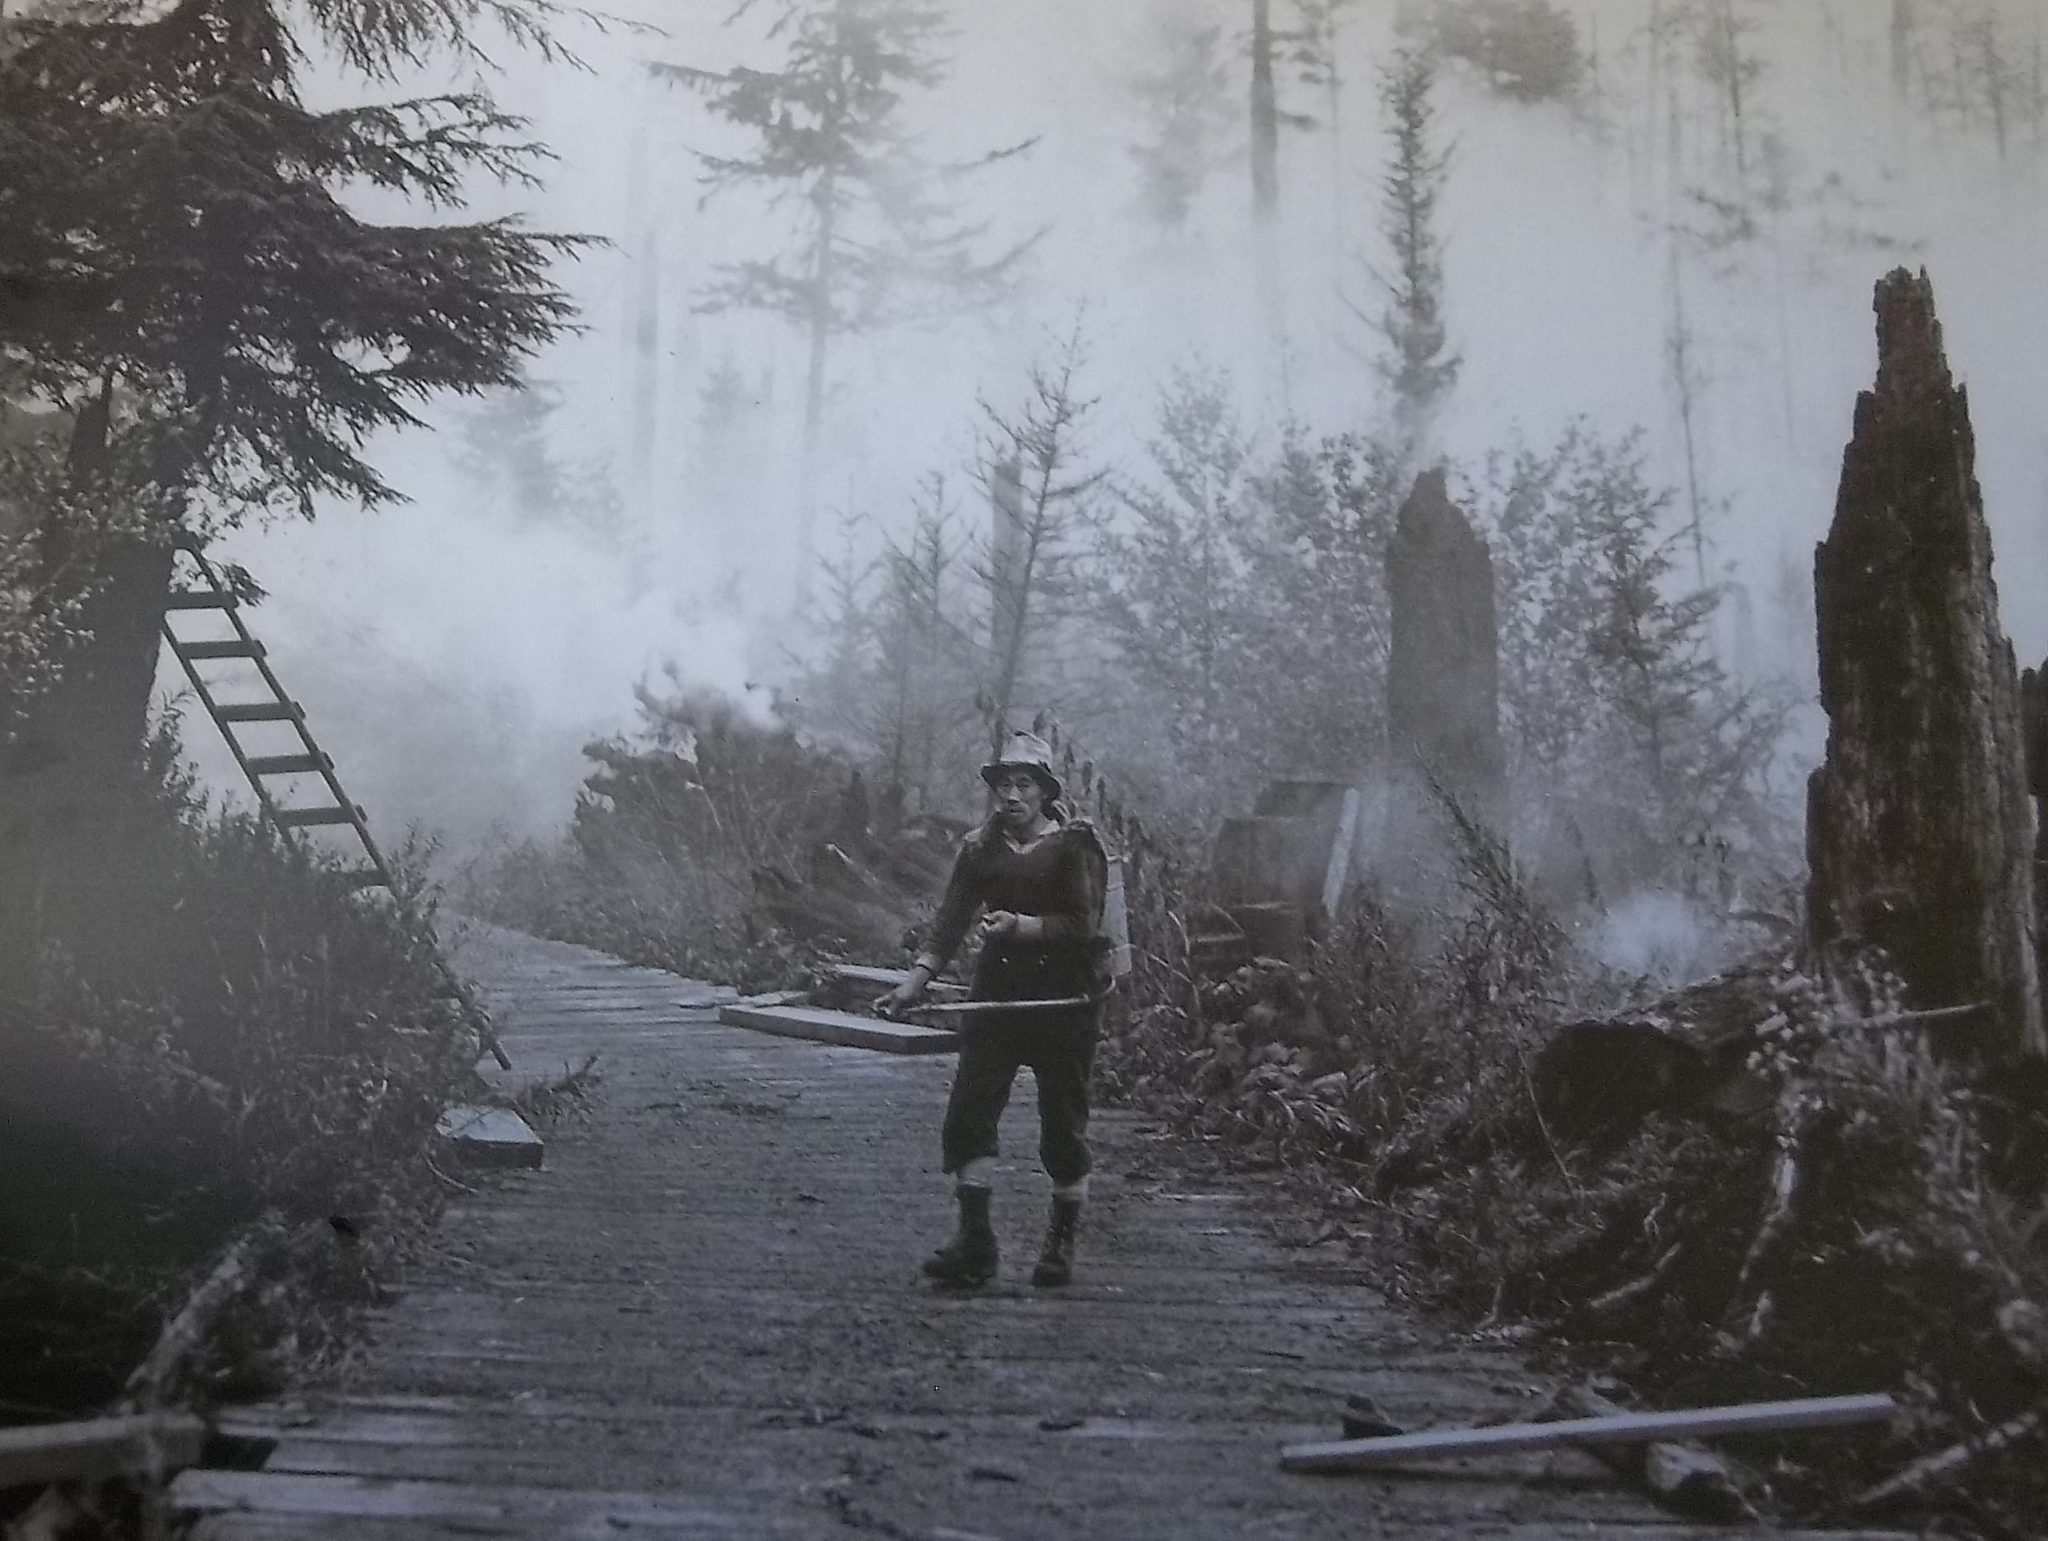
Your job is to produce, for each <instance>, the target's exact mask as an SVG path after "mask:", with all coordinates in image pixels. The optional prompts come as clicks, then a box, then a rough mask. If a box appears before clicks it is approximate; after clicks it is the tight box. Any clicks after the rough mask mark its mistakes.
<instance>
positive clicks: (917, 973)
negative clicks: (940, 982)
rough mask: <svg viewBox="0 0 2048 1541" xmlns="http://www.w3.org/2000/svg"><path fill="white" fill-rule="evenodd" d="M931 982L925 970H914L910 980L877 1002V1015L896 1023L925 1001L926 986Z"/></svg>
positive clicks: (911, 972)
mask: <svg viewBox="0 0 2048 1541" xmlns="http://www.w3.org/2000/svg"><path fill="white" fill-rule="evenodd" d="M930 982H931V976H930V975H928V974H927V973H925V971H924V970H923V969H921V968H914V969H912V970H911V971H910V977H909V978H908V979H906V980H904V981H903V983H902V984H900V985H898V986H897V987H896V988H895V989H893V990H891V991H890V992H889V993H888V994H887V995H884V996H882V997H881V998H880V999H879V1000H877V1001H876V1002H875V1015H876V1016H878V1017H886V1018H888V1019H889V1020H890V1021H894V1020H895V1019H896V1018H897V1017H899V1016H901V1015H902V1014H903V1013H904V1012H906V1011H908V1010H909V1009H910V1008H911V1007H912V1006H915V1005H916V1004H917V1003H918V1002H919V1001H920V1000H922V999H924V990H925V986H926V985H927V984H929V983H930Z"/></svg>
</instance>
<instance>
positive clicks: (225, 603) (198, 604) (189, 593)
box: [164, 589, 239, 610]
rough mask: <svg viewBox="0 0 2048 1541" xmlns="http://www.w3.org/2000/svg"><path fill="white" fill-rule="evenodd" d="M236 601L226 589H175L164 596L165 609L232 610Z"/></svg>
mask: <svg viewBox="0 0 2048 1541" xmlns="http://www.w3.org/2000/svg"><path fill="white" fill-rule="evenodd" d="M238 603H239V601H238V600H237V599H236V598H235V596H234V595H232V594H230V593H229V592H228V591H227V590H226V589H175V590H173V591H172V592H171V593H169V594H167V595H165V596H164V608H165V609H166V610H232V609H234V608H235V606H236V604H238Z"/></svg>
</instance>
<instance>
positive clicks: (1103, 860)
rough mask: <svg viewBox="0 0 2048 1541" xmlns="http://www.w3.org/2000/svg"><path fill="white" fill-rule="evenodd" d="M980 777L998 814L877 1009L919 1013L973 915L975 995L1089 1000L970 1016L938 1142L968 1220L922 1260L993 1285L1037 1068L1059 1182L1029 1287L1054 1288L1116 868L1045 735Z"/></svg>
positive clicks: (1084, 1184)
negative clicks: (1015, 1118)
mask: <svg viewBox="0 0 2048 1541" xmlns="http://www.w3.org/2000/svg"><path fill="white" fill-rule="evenodd" d="M981 779H982V780H983V781H985V782H987V783H988V785H989V788H990V789H991V790H992V791H993V792H994V793H995V802H996V806H995V811H994V812H993V813H992V814H991V815H990V817H989V819H988V821H987V822H986V823H985V824H983V825H982V826H981V827H980V828H979V829H977V830H976V831H974V832H973V833H972V834H970V835H969V836H968V837H967V839H966V840H965V841H964V842H963V843H962V845H961V847H960V853H959V855H958V856H957V857H956V858H955V859H954V862H953V873H952V876H951V878H950V879H949V880H948V881H947V884H946V894H945V898H944V899H943V900H942V901H941V902H940V905H939V913H938V917H937V920H936V921H935V922H934V925H933V928H932V937H931V945H930V946H929V947H928V948H927V949H926V950H925V951H924V952H923V953H922V954H920V955H919V957H918V959H917V962H916V964H915V966H914V967H913V968H912V969H911V971H910V977H909V978H908V979H907V980H905V981H904V982H903V983H902V984H901V985H899V986H897V987H896V988H895V989H894V990H892V991H890V992H889V993H888V994H887V995H885V996H883V997H882V999H881V1000H879V1001H877V1002H876V1003H875V1005H876V1008H877V1010H879V1011H880V1012H881V1013H882V1014H883V1015H884V1016H894V1015H896V1014H897V1013H899V1012H901V1011H903V1010H904V1009H905V1008H907V1007H909V1006H911V1005H913V1004H915V1003H916V1001H917V1000H918V999H919V997H921V996H922V995H923V994H924V992H925V989H926V987H927V986H929V985H930V983H931V981H932V979H933V978H934V977H935V976H936V975H937V974H938V972H939V970H940V969H942V968H943V967H945V965H946V960H947V959H948V958H950V957H951V956H952V955H953V953H954V951H955V950H956V949H957V948H958V947H959V945H960V943H961V942H962V941H963V940H964V939H965V938H966V935H967V930H968V926H969V923H970V922H971V921H972V920H973V919H974V915H975V912H976V911H977V910H980V911H982V912H983V914H982V920H981V927H980V938H981V952H980V956H979V957H978V958H977V959H976V961H975V967H974V983H973V988H972V990H971V991H970V992H969V993H970V995H971V997H972V998H973V999H975V1000H984V1001H1020V1002H1021V1001H1047V1000H1076V999H1078V1000H1080V1001H1081V1002H1082V1004H1078V1005H1071V1006H1062V1007H1056V1008H1052V1009H1043V1008H1040V1009H1022V1010H1018V1011H1015V1012H990V1013H987V1014H985V1015H977V1016H975V1017H972V1018H969V1019H968V1020H967V1021H966V1024H965V1026H964V1027H963V1029H962V1032H961V1046H960V1061H959V1065H958V1067H957V1068H956V1069H955V1071H954V1073H953V1090H952V1095H951V1096H950V1097H949V1098H948V1100H947V1104H946V1122H945V1127H944V1129H943V1131H942V1133H941V1146H942V1153H943V1156H944V1166H945V1170H946V1171H947V1172H948V1173H949V1174H951V1176H952V1177H953V1179H954V1185H955V1187H954V1192H955V1197H956V1199H957V1201H958V1205H959V1225H958V1228H957V1229H956V1230H955V1232H954V1234H953V1237H952V1239H951V1240H950V1241H948V1242H947V1243H946V1244H945V1245H944V1246H942V1247H941V1248H939V1250H938V1251H937V1252H936V1253H934V1254H933V1255H932V1257H931V1258H930V1259H929V1260H928V1261H927V1262H926V1263H925V1265H924V1271H925V1272H926V1273H927V1274H928V1275H930V1276H931V1277H932V1278H934V1279H936V1280H938V1281H939V1282H940V1283H942V1284H947V1285H952V1286H954V1287H956V1288H973V1287H974V1286H976V1285H980V1284H985V1283H987V1282H988V1281H989V1280H990V1279H992V1278H994V1277H995V1273H996V1265H997V1248H996V1237H995V1231H994V1229H993V1228H992V1227H991V1225H990V1223H989V1185H990V1177H991V1171H992V1168H993V1166H994V1161H995V1155H996V1126H997V1124H998V1122H999V1121H1000V1120H1001V1118H1002V1113H1003V1108H1004V1106H1005V1105H1006V1104H1007V1103H1008V1101H1009V1099H1010V1086H1011V1083H1012V1082H1013V1081H1015V1079H1016V1076H1017V1071H1018V1069H1019V1068H1020V1067H1022V1066H1026V1065H1028V1066H1030V1067H1031V1072H1032V1075H1033V1077H1034V1078H1035V1079H1036V1080H1037V1082H1038V1120H1039V1145H1038V1149H1039V1157H1040V1159H1041V1160H1042V1161H1043V1162H1044V1164H1045V1169H1046V1172H1047V1174H1048V1175H1049V1176H1050V1177H1051V1178H1052V1182H1053V1190H1052V1220H1051V1223H1050V1225H1049V1226H1048V1227H1047V1230H1046V1236H1045V1247H1044V1250H1043V1252H1042V1253H1041V1255H1040V1257H1039V1259H1038V1266H1037V1267H1036V1268H1035V1269H1034V1270H1033V1271H1032V1275H1031V1282H1032V1283H1033V1284H1036V1285H1041V1286H1058V1285H1062V1284H1065V1283H1066V1282H1067V1281H1068V1280H1069V1279H1070V1278H1071V1277H1072V1276H1073V1266H1074V1240H1075V1236H1076V1234H1077V1233H1078V1231H1079V1229H1080V1224H1081V1206H1082V1204H1083V1202H1084V1201H1085V1200H1086V1198H1087V1194H1088V1170H1089V1165H1090V1162H1089V1154H1088V1139H1087V1135H1088V1076H1089V1073H1090V1071H1091V1070H1092V1069H1093V1067H1094V1063H1095V1037H1096V1028H1097V1023H1098V1021H1099V1018H1100V1016H1101V1010H1102V1008H1101V1001H1102V999H1103V997H1104V996H1105V995H1106V994H1107V993H1108V985H1109V966H1108V952H1109V944H1108V942H1107V941H1106V940H1105V939H1104V938H1103V937H1102V935H1101V930H1102V902H1103V890H1104V887H1105V885H1106V883H1107V879H1108V869H1109V860H1108V856H1107V855H1106V853H1105V852H1104V851H1103V848H1102V842H1101V840H1100V839H1098V838H1097V836H1096V834H1095V831H1094V829H1093V828H1092V827H1090V826H1089V825H1088V824H1087V823H1086V822H1085V821H1083V820H1080V819H1076V818H1073V817H1071V816H1070V815H1069V814H1068V813H1067V811H1066V809H1065V807H1064V805H1063V804H1062V803H1061V802H1060V793H1061V788H1060V781H1059V777H1058V776H1057V775H1055V774H1054V772H1053V765H1052V749H1051V747H1050V746H1049V745H1048V744H1047V743H1046V742H1045V740H1044V739H1042V738H1039V737H1038V736H1037V735H1035V734H1031V733H1018V734H1014V735H1012V737H1011V738H1010V740H1009V742H1008V743H1007V744H1005V745H1004V746H1003V749H1002V752H1001V753H1000V754H999V755H997V757H996V758H995V759H994V760H992V761H990V762H989V763H988V764H987V765H984V766H983V767H982V768H981Z"/></svg>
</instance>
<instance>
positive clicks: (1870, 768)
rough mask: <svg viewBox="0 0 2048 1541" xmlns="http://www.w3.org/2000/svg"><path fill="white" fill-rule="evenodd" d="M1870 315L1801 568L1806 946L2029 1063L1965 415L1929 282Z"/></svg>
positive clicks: (2015, 792)
mask: <svg viewBox="0 0 2048 1541" xmlns="http://www.w3.org/2000/svg"><path fill="white" fill-rule="evenodd" d="M1876 310H1877V355H1878V364H1877V383H1876V386H1875V388H1874V389H1872V390H1870V391H1866V392H1864V393H1863V394H1862V395H1860V396H1859V397H1858V398H1857V402H1856V426H1855V432H1854V434H1853V436H1852V437H1851V439H1850V441H1849V445H1848V449H1847V450H1846V451H1845V453H1844V455H1843V459H1842V482H1841V490H1840V493H1839V495H1838V497H1837V500H1836V505H1835V519H1834V524H1833V526H1832V527H1831V528H1830V530H1829V532H1828V537H1827V539H1826V540H1825V541H1823V542H1822V543H1821V545H1820V547H1819V549H1818V552H1817V554H1816V558H1815V565H1814V594H1815V599H1816V601H1817V613H1818V617H1819V643H1820V688H1821V705H1822V706H1823V707H1824V708H1825V709H1826V711H1827V714H1828V743H1827V758H1826V761H1825V762H1824V763H1823V765H1822V766H1821V768H1820V769H1819V770H1817V771H1815V772H1814V774H1813V777H1812V780H1811V781H1810V783H1809V784H1808V791H1807V857H1808V863H1809V866H1810V869H1811V877H1810V879H1809V887H1808V892H1807V915H1808V921H1807V924H1808V927H1809V934H1810V938H1811V940H1812V942H1813V943H1814V945H1815V948H1816V950H1817V951H1819V952H1821V953H1822V955H1825V951H1826V950H1827V949H1830V948H1832V947H1834V946H1837V945H1839V944H1844V943H1869V944H1875V945H1876V946H1879V947H1881V948H1883V949H1884V951H1885V952H1887V953H1888V954H1889V955H1890V957H1891V960H1892V962H1893V964H1894V965H1895V966H1896V967H1897V969H1898V971H1899V973H1900V975H1901V977H1902V978H1903V979H1904V981H1905V984H1906V987H1907V989H1908V991H1909V992H1910V995H1911V1004H1913V1005H1914V1006H1918V1007H1934V1006H1951V1005H1962V1004H1965V1003H1968V1002H1972V1001H1989V1002H1991V1003H1992V1005H1993V1007H1994V1008H1995V1017H1994V1020H1993V1021H1991V1022H1989V1023H1987V1024H1986V1025H1985V1026H1984V1027H1983V1028H1981V1029H1978V1030H1974V1031H1973V1032H1972V1033H1970V1034H1968V1035H1966V1036H1960V1037H1945V1038H1944V1039H1943V1040H1942V1041H1944V1042H1947V1043H1950V1044H1961V1045H1963V1046H1965V1047H1967V1048H1968V1049H1969V1050H1971V1051H1973V1052H1975V1053H1977V1054H1980V1055H1984V1056H1987V1057H2003V1056H2007V1055H2011V1054H2014V1053H2028V1054H2039V1053H2041V1052H2042V1051H2043V1049H2044V1041H2043V1037H2042V1024H2041V1000H2040V985H2039V976H2038V972H2037V964H2036V958H2035V952H2034V945H2033V937H2032V931H2033V924H2034V887H2033V871H2032V852H2031V850H2030V849H2029V847H2030V845H2031V841H2032V832H2033V810H2032V809H2031V808H2030V807H2029V806H2028V798H2027V783H2026V772H2025V765H2024V758H2023V752H2022V743H2021V731H2020V699H2019V682H2018V676H2017V672H2016V670H2015V668H2014V665H2013V653H2012V644H2011V643H2010V642H2008V641H2007V640H2006V638H2005V634H2004V632H2003V631H2002V630H2001V629H2000V627H1999V622H1998V591H1997V589H1996V587H1995V586H1994V584H1993V583H1992V578H1991V536H1990V531H1989V530H1988V528H1987V527H1986V525H1985V522H1984V510H1983V499H1982V496H1981V494H1980V493H1979V491H1978V488H1977V483H1976V478H1975V474H1974V463H1975V443H1974V440H1973V438H1972V435H1971V432H1970V417H1969V406H1968V400H1967V397H1966V395H1965V392H1964V391H1963V389H1962V387H1960V386H1958V385H1956V384H1955V383H1954V382H1953V381H1952V379H1951V378H1950V375H1949V369H1948V363H1947V360H1946V359H1945V358H1944V356H1943V353H1942V344H1941V326H1940V323H1939V322H1938V321H1937V320H1936V318H1935V314H1934V295H1933V289H1932V286H1931V285H1930V284H1929V283H1928V280H1927V275H1926V274H1925V273H1924V272H1923V273H1921V274H1920V275H1919V276H1917V277H1915V276H1914V275H1912V274H1910V273H1908V272H1906V271H1905V270H1904V269H1898V270H1895V271H1894V272H1892V273H1891V274H1889V275H1888V276H1887V277H1886V278H1884V279H1883V280H1882V281H1881V282H1880V283H1879V284H1878V286H1877V298H1876Z"/></svg>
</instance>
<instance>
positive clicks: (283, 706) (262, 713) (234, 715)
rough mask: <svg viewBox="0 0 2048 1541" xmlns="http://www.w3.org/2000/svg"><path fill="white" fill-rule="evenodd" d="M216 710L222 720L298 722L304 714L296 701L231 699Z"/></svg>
mask: <svg viewBox="0 0 2048 1541" xmlns="http://www.w3.org/2000/svg"><path fill="white" fill-rule="evenodd" d="M214 712H215V713H216V714H217V715H218V716H219V717H220V720H221V721H222V722H297V721H298V720H299V718H300V717H301V716H303V715H304V713H302V712H301V711H300V710H299V704H298V703H297V702H296V701H231V702H229V703H228V704H226V705H225V706H216V707H215V708H214Z"/></svg>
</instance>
